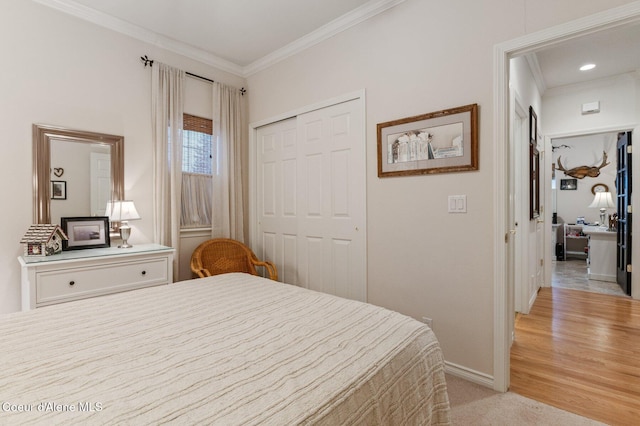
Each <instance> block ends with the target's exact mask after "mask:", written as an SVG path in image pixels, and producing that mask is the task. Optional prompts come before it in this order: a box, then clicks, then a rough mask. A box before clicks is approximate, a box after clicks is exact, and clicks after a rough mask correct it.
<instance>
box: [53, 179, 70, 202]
mask: <svg viewBox="0 0 640 426" xmlns="http://www.w3.org/2000/svg"><path fill="white" fill-rule="evenodd" d="M51 199H52V200H66V199H67V182H66V181H64V180H52V181H51Z"/></svg>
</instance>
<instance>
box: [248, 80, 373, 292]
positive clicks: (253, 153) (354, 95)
mask: <svg viewBox="0 0 640 426" xmlns="http://www.w3.org/2000/svg"><path fill="white" fill-rule="evenodd" d="M354 100H355V101H358V107H359V108H360V109H361V113H362V117H363V119H362V128H361V129H360V132H361V135H362V140H363V142H362V143H363V144H365V147H364V153H365V160H364V168H365V175H366V169H367V162H366V155H367V147H366V135H367V127H366V125H367V115H366V108H365V106H366V97H365V89H361V90H357V91H354V92H350V93H345V94H343V95H339V96H336V97H334V98H330V99H326V100H323V101H320V102H317V103H314V104H310V105H305V106H302V107H300V108H296V109H294V110H292V111H289V112H285V113H282V114H278V115H276V116H273V117H270V118H267V119H264V120H259V121H255V122H252V123H249V173H248V175H249V182H248V194H249V205H248V210H249V223H248V227H249V232H248V239H247V241H246V243H247V245H248V246H249V247H251V248H252V249H254V248H255V242H256V241H258V231H259V227H258V226H256V225H257V223H258V212H257V210H256V206H257V197H258V194H257V192H256V188H257V182H258V181H257V179H258V174H257V173H256V172H257V170H256V167H257V154H258V153H257V141H258V137H257V135H258V128H259V127H263V126H267V125H269V124H273V123H276V122H278V121H282V120H287V119H289V118H294V117H297V116H299V115H301V114H306V113H308V112H311V111H316V110H319V109H323V108H327V107H331V106H333V105H338V104H341V103H345V102H349V101H354ZM365 186H366V181H365ZM364 200H365V201H364V202H365V206H364V208H365V214H364V224H363V227H364V229H363V230H362V232H364V250H365V265H364V274H365V276H364V280H365V284H366V283H367V273H368V262H367V258H368V255H367V206H366V202H367V201H366V200H367V198H366V194H365V196H364Z"/></svg>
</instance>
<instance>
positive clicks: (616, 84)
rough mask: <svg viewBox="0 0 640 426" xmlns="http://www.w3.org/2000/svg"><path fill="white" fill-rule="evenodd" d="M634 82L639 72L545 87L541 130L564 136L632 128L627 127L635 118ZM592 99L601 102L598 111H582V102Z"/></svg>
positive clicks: (548, 133) (634, 121)
mask: <svg viewBox="0 0 640 426" xmlns="http://www.w3.org/2000/svg"><path fill="white" fill-rule="evenodd" d="M637 84H638V75H637V74H636V73H631V74H623V75H619V76H616V77H610V78H604V79H600V80H597V81H594V82H589V83H582V84H573V85H570V86H563V87H559V88H556V89H549V90H547V91H546V92H545V93H544V96H543V99H542V108H543V109H544V114H545V117H546V119H545V122H544V127H543V131H544V133H545V134H546V135H549V136H566V135H576V134H587V133H589V132H590V131H598V132H601V131H602V129H610V130H611V129H613V128H616V127H618V128H621V129H624V130H631V129H632V127H629V126H630V125H633V124H635V123H636V122H637V120H638V113H637V110H636V109H637V108H638V107H637V105H636V96H637V95H636V90H637V89H636V87H637ZM594 101H599V102H600V112H599V113H597V114H582V104H584V103H588V102H594Z"/></svg>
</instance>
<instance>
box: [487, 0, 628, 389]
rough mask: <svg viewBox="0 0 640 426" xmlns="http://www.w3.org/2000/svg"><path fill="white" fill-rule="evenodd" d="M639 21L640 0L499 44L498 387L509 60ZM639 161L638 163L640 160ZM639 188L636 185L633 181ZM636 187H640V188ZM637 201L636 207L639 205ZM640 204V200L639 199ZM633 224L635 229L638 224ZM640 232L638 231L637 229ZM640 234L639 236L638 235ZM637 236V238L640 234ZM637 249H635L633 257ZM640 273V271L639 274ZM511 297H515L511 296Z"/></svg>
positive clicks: (506, 346) (502, 384)
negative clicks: (639, 0)
mask: <svg viewBox="0 0 640 426" xmlns="http://www.w3.org/2000/svg"><path fill="white" fill-rule="evenodd" d="M638 21H640V2H634V3H631V4H628V5H624V6H620V7H617V8H613V9H609V10H607V11H604V12H601V13H597V14H594V15H591V16H587V17H584V18H580V19H577V20H575V21H571V22H567V23H565V24H562V25H558V26H555V27H552V28H548V29H545V30H541V31H538V32H535V33H532V34H528V35H525V36H522V37H519V38H516V39H513V40H509V41H506V42H503V43H500V44H497V45H495V46H494V55H493V56H494V73H493V76H494V79H493V92H494V93H493V108H494V114H493V119H494V123H493V128H494V131H495V138H494V140H495V144H496V145H495V149H494V150H493V152H494V165H495V167H494V173H493V187H494V188H493V189H494V193H495V194H496V197H495V199H494V200H495V201H494V224H495V226H494V333H493V336H494V338H493V339H494V341H493V349H494V350H493V388H494V389H495V390H496V391H500V392H506V391H507V390H508V388H509V374H510V360H509V354H510V341H511V339H510V338H511V333H510V330H509V316H510V315H513V312H514V309H513V306H514V301H513V296H512V295H513V291H512V290H513V289H510V288H509V283H508V280H507V271H508V266H509V265H507V256H506V244H505V243H504V236H505V233H507V232H508V231H509V228H508V220H507V219H508V217H509V215H508V210H507V209H508V206H509V202H508V201H509V200H508V197H509V193H508V191H507V189H508V188H507V185H506V183H505V179H506V178H508V176H506V173H507V170H508V167H507V166H508V164H507V161H508V156H507V153H508V152H509V151H508V146H507V144H508V143H509V131H510V130H509V129H510V125H509V124H510V123H509V60H510V59H511V58H512V57H514V56H517V55H520V54H525V53H528V52H534V51H535V50H537V49H540V48H542V47H546V46H550V45H553V44H556V43H559V42H562V41H565V40H568V39H572V38H575V37H580V36H582V35H585V34H590V33H595V32H598V31H601V30H604V29H608V28H613V27H618V26H622V25H624V24H628V23H631V22H638ZM637 163H638V162H634V164H637ZM638 174H639V173H638V172H637V171H636V170H634V171H633V174H632V178H633V179H634V181H635V179H637V178H638ZM634 186H636V185H635V184H634ZM636 188H637V186H636ZM636 203H638V201H636V202H634V203H633V204H634V208H636ZM638 205H640V203H638ZM637 222H639V221H636V224H633V226H634V228H637ZM634 231H637V229H634ZM639 235H640V234H639ZM635 240H638V238H636V239H635ZM637 255H638V250H634V249H632V256H634V260H633V261H632V263H635V264H640V262H638V261H637V259H635V257H636V256H637ZM639 275H640V274H639ZM637 281H638V279H637V278H636V277H634V276H632V282H633V283H632V290H633V289H635V291H638V290H639V288H638V287H639V286H640V284H637ZM509 295H511V297H509Z"/></svg>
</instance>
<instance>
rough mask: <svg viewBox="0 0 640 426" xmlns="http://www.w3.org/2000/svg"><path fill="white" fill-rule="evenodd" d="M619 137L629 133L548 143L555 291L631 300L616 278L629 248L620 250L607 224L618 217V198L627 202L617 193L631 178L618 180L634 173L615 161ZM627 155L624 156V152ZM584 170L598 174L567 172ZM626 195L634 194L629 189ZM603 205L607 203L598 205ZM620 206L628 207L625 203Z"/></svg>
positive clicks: (573, 137) (589, 135)
mask: <svg viewBox="0 0 640 426" xmlns="http://www.w3.org/2000/svg"><path fill="white" fill-rule="evenodd" d="M621 134H623V135H625V138H626V133H625V132H621V131H617V130H615V131H608V132H590V133H586V134H577V135H570V136H561V137H555V136H552V137H550V139H551V147H552V152H553V159H552V165H553V166H554V173H553V174H552V176H551V185H550V188H551V191H552V207H553V216H552V217H553V222H554V224H553V225H552V227H553V230H552V235H553V236H554V237H555V238H552V241H553V242H554V244H553V246H554V248H555V250H554V256H553V258H552V259H553V260H552V279H551V286H552V287H556V288H564V289H574V290H583V291H589V292H593V293H601V294H609V295H615V296H626V295H627V294H630V292H629V293H627V292H626V291H625V290H623V289H622V288H621V287H622V285H618V282H617V281H619V280H618V279H617V274H616V266H617V265H619V264H620V263H623V264H624V265H626V264H627V260H626V259H624V260H622V261H621V262H618V260H617V259H616V254H617V253H620V252H622V253H623V254H625V248H626V247H627V246H630V244H626V243H625V244H623V247H622V249H616V237H617V235H616V233H615V232H612V231H609V229H610V223H609V219H610V218H615V217H616V216H617V215H618V213H617V206H616V203H615V201H614V200H617V199H618V197H619V195H620V197H621V198H623V197H625V195H624V194H625V193H623V194H619V191H618V190H617V189H618V188H619V187H622V186H625V187H626V185H619V184H618V183H617V180H619V179H620V180H621V181H626V180H628V178H629V177H628V176H619V175H620V174H621V173H622V172H625V170H628V171H629V173H631V171H630V168H627V167H625V164H626V159H625V158H623V159H622V162H621V161H620V160H619V159H617V157H619V154H618V152H617V151H618V150H619V149H618V148H617V146H618V145H619V143H618V141H619V140H620V137H621ZM629 139H630V135H629ZM623 150H624V151H625V152H626V148H624V149H623ZM625 157H626V156H625ZM581 164H585V165H589V166H590V167H591V168H592V169H593V170H594V173H593V176H591V175H589V176H586V177H583V178H580V177H579V175H576V176H578V178H576V177H574V176H571V175H570V174H571V172H565V171H566V170H568V169H572V168H573V167H574V166H578V165H581ZM583 167H584V166H583ZM563 169H564V170H565V171H563ZM596 169H597V172H596V171H595V170H596ZM567 173H570V174H567ZM627 191H628V192H630V188H628V189H627ZM602 200H605V201H607V203H604V204H602V203H600V202H601V201H602ZM621 203H623V204H625V203H624V200H623V201H621ZM596 204H598V205H596ZM625 205H626V204H625ZM602 206H604V207H602ZM600 207H602V211H601V210H600ZM603 214H604V220H603V218H602V216H603ZM614 226H615V225H614ZM594 227H598V228H597V234H594V233H593V232H591V230H593V229H594ZM585 230H586V232H585ZM624 234H626V232H625V233H624ZM628 238H630V236H628ZM629 262H630V259H629ZM625 289H627V287H626V286H625ZM627 290H628V289H627Z"/></svg>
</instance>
